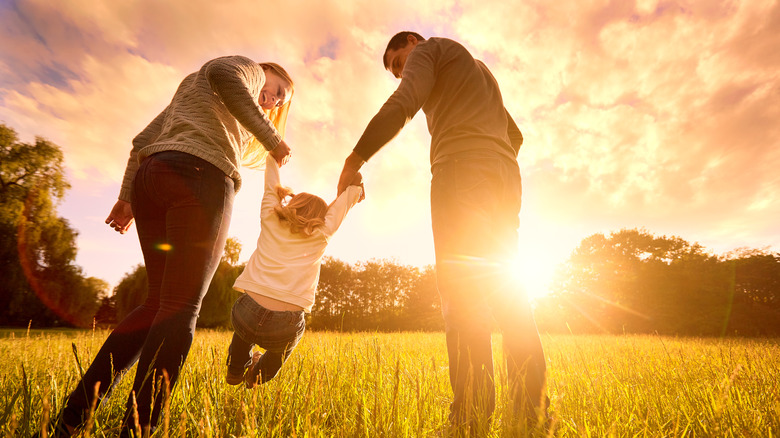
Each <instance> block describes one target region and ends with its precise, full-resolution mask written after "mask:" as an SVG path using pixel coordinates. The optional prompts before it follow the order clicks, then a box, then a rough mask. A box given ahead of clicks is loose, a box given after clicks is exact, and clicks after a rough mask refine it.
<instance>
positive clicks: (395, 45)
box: [382, 31, 425, 70]
mask: <svg viewBox="0 0 780 438" xmlns="http://www.w3.org/2000/svg"><path fill="white" fill-rule="evenodd" d="M409 35H411V36H413V37H415V38H417V41H425V38H423V37H422V35H420V34H419V33H417V32H409V31H403V32H398V33H397V34H395V35H393V37H392V38H390V42H389V43H387V48H386V49H385V53H384V55H382V62H383V63H384V64H385V70H387V52H389V51H390V50H398V49H400V48H403V47H406V44H408V42H407V41H406V37H408V36H409Z"/></svg>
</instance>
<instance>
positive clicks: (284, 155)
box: [269, 140, 292, 167]
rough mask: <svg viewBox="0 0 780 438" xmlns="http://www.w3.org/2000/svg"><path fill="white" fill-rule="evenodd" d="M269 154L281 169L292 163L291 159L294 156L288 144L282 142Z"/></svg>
mask: <svg viewBox="0 0 780 438" xmlns="http://www.w3.org/2000/svg"><path fill="white" fill-rule="evenodd" d="M269 154H271V156H272V157H274V160H276V164H278V165H279V167H282V166H284V165H285V164H287V162H288V161H290V157H291V156H292V151H290V146H288V145H287V142H285V141H284V140H282V141H281V142H279V144H278V145H276V147H275V148H273V149H272V150H271V151H270V152H269Z"/></svg>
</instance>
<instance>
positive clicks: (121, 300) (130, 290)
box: [114, 264, 149, 321]
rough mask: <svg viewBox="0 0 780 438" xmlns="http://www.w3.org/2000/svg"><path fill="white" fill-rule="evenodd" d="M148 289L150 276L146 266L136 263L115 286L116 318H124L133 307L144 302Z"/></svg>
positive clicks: (119, 319)
mask: <svg viewBox="0 0 780 438" xmlns="http://www.w3.org/2000/svg"><path fill="white" fill-rule="evenodd" d="M148 291H149V278H148V276H147V275H146V266H144V265H141V264H139V265H136V267H135V268H134V269H133V270H132V271H130V272H128V273H126V274H125V275H124V276H123V277H122V279H121V280H120V281H119V284H117V285H116V287H115V288H114V300H115V303H116V304H115V305H116V320H117V321H121V320H123V319H124V318H125V317H126V316H127V315H129V314H130V312H132V311H133V309H135V308H136V307H138V306H140V305H141V304H143V302H144V300H146V295H147V293H148Z"/></svg>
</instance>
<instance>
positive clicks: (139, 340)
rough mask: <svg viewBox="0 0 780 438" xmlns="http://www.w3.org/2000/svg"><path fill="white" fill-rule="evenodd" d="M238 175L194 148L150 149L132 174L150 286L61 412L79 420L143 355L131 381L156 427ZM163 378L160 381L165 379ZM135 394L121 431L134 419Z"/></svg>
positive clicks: (221, 239) (219, 249) (221, 238)
mask: <svg viewBox="0 0 780 438" xmlns="http://www.w3.org/2000/svg"><path fill="white" fill-rule="evenodd" d="M233 184H234V183H233V180H232V179H230V178H229V177H227V176H226V175H225V174H224V173H223V172H222V171H221V170H219V169H218V168H216V167H215V166H213V165H211V164H209V163H208V162H206V161H204V160H202V159H200V158H198V157H195V156H193V155H190V154H186V153H183V152H175V151H166V152H160V153H157V154H154V155H151V156H149V157H147V158H146V159H145V160H144V161H143V162H142V163H141V166H140V167H139V169H138V172H137V173H136V176H135V180H134V182H133V194H132V203H131V204H132V208H133V215H134V217H135V223H136V227H137V230H138V238H139V241H140V243H141V250H142V251H143V255H144V262H145V266H146V273H147V275H148V278H149V290H148V294H147V297H146V300H145V301H144V303H143V304H142V305H140V306H139V307H137V308H136V309H134V310H133V311H132V312H131V313H130V314H129V315H127V316H126V317H125V318H124V319H123V320H122V321H121V322H120V323H119V324H118V325H117V326H116V328H115V329H114V330H113V332H111V334H110V335H109V336H108V338H107V339H106V341H105V343H104V344H103V346H102V347H101V349H100V351H98V353H97V355H96V356H95V359H94V360H93V361H92V364H91V365H90V367H89V369H88V370H87V371H86V373H85V374H84V377H83V379H82V380H81V382H79V384H78V385H77V386H76V389H75V390H74V391H73V393H72V394H71V395H70V397H69V399H68V402H67V405H66V408H65V410H64V412H63V420H64V422H65V423H66V424H69V425H78V424H81V422H82V421H83V420H84V416H85V414H86V412H88V410H89V408H90V404H91V403H92V400H93V398H94V397H93V394H94V392H93V391H94V388H95V385H96V384H98V383H99V387H98V390H97V396H98V400H97V403H99V402H100V400H101V399H102V398H103V397H104V396H105V395H106V393H107V392H108V391H109V390H110V389H111V388H112V387H113V386H114V385H115V384H116V383H117V382H118V381H119V379H120V378H121V376H122V374H123V373H124V372H125V371H127V370H128V369H129V368H130V367H132V365H133V364H134V363H135V362H136V361H138V368H137V371H136V375H135V380H134V381H133V393H134V394H135V400H136V403H137V411H138V420H139V423H140V425H141V426H150V427H151V428H154V426H155V425H156V424H157V420H158V418H159V415H160V409H161V407H162V402H163V398H164V397H163V395H164V394H165V387H164V385H165V383H164V380H163V379H164V377H163V376H164V375H165V376H167V379H168V384H169V385H170V388H171V390H173V387H174V384H175V383H176V380H177V378H178V376H179V371H180V369H181V366H182V365H183V364H184V361H185V359H186V358H187V353H188V352H189V349H190V346H191V344H192V338H193V335H194V333H195V322H196V320H197V317H198V312H199V311H200V306H201V301H202V300H203V297H204V296H205V295H206V291H207V290H208V286H209V283H210V282H211V279H212V277H213V276H214V272H215V271H216V269H217V266H218V264H219V261H220V258H221V256H222V253H223V251H224V247H225V241H226V239H227V235H228V226H229V224H230V216H231V212H232V209H233V198H234V196H235V190H234V185H233ZM161 382H163V383H161ZM133 412H134V409H133V394H130V396H129V397H128V401H127V408H126V412H125V418H124V421H123V433H127V426H128V424H130V425H132V424H133V423H134V420H133V418H132V415H133Z"/></svg>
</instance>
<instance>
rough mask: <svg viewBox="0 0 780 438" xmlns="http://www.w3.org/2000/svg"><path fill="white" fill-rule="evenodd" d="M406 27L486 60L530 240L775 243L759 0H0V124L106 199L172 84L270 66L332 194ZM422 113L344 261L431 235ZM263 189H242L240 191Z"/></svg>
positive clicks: (310, 172) (374, 163) (772, 98)
mask: <svg viewBox="0 0 780 438" xmlns="http://www.w3.org/2000/svg"><path fill="white" fill-rule="evenodd" d="M399 30H416V31H419V32H420V33H422V34H423V35H425V36H446V37H451V38H454V39H457V40H459V41H461V42H462V43H463V44H464V45H465V46H466V47H467V48H469V49H470V50H471V51H472V53H473V54H474V55H475V56H476V57H478V58H480V59H483V60H484V61H486V63H487V64H488V65H489V67H490V68H491V70H492V71H493V73H494V74H495V76H496V78H497V79H498V82H499V84H500V85H501V88H502V92H503V96H504V101H505V105H506V107H507V108H508V110H509V111H510V113H511V114H512V115H513V117H514V118H515V120H516V121H517V122H518V123H519V125H520V127H521V129H522V130H523V133H524V135H525V145H524V147H523V149H522V150H521V153H520V162H521V166H522V170H523V177H524V187H525V200H524V212H523V213H522V214H523V215H527V217H528V218H529V221H530V222H531V223H532V224H534V226H539V227H542V226H549V227H557V228H559V229H561V228H566V229H567V232H566V235H567V236H570V237H571V236H573V235H575V232H573V231H572V230H576V232H577V233H580V234H587V233H591V232H604V231H607V232H608V231H612V230H614V229H616V228H620V227H646V228H647V229H648V230H650V231H654V232H659V233H666V234H674V235H680V236H682V237H683V238H690V239H692V240H700V241H702V242H703V243H704V244H705V245H706V244H707V243H708V242H712V244H713V245H718V246H719V248H721V247H723V248H725V247H727V246H728V244H729V243H728V242H732V244H733V245H735V246H745V245H755V246H763V243H766V244H771V245H776V246H779V247H780V233H778V230H777V227H776V225H774V223H775V222H776V218H777V217H778V216H780V177H778V176H777V175H778V172H777V171H776V169H777V168H778V167H780V148H779V147H778V146H779V145H780V128H778V124H777V122H776V121H777V120H780V74H778V73H777V72H778V71H780V69H778V66H780V52H778V51H777V50H776V49H777V47H778V46H780V4H778V2H776V1H772V0H742V1H736V0H735V1H728V2H710V1H707V0H682V1H667V0H636V1H634V2H623V1H607V0H590V1H582V2H577V3H576V4H574V3H562V2H549V1H544V0H531V1H524V2H505V1H497V0H489V1H487V2H485V1H477V0H463V1H459V2H456V3H453V2H451V1H446V0H437V1H430V2H419V1H411V0H402V1H399V2H382V1H380V2H338V3H332V2H331V3H323V2H312V1H304V2H286V3H285V2H277V3H274V4H273V7H260V3H257V2H254V1H250V0H238V1H234V2H230V4H229V5H225V4H222V3H215V2H210V1H205V0H191V1H169V2H159V1H153V0H141V1H137V2H92V3H89V4H88V5H87V4H86V3H82V2H46V1H44V0H19V1H14V2H4V3H3V4H2V5H0V121H2V122H3V123H6V124H9V125H10V126H11V127H13V128H14V129H16V130H17V131H19V133H20V135H21V137H22V138H23V139H25V138H26V139H29V138H30V137H32V136H33V135H41V136H44V137H47V138H49V139H50V140H52V141H54V142H55V143H57V144H60V145H61V146H62V147H63V149H64V150H65V152H66V160H67V165H68V170H69V173H70V175H72V177H73V178H74V179H75V181H74V187H81V188H84V187H91V186H94V185H97V186H99V187H97V188H96V189H95V193H97V192H100V193H103V192H106V193H108V192H113V191H114V190H115V189H116V187H118V181H119V179H120V178H121V175H122V170H123V167H124V164H125V159H126V156H127V153H128V150H129V147H130V141H131V140H132V138H133V136H134V135H136V134H137V133H138V132H139V131H140V130H141V129H143V127H144V126H145V125H146V124H147V123H148V122H149V121H150V120H151V119H152V118H153V117H154V116H155V115H156V114H157V112H158V111H160V110H162V109H163V108H164V106H165V105H166V104H167V103H168V102H169V101H170V98H171V96H172V94H173V92H174V90H175V88H176V86H177V85H178V83H179V81H180V80H181V79H182V78H183V77H184V76H185V75H186V74H188V73H190V72H192V71H194V70H196V69H198V68H199V67H200V66H201V65H202V64H203V63H204V62H205V61H207V60H209V59H211V58H213V57H216V56H222V55H227V54H243V55H245V56H248V57H250V58H252V59H255V60H256V61H274V62H278V63H280V64H282V65H283V66H284V67H285V68H286V69H287V70H288V71H289V72H290V74H291V75H292V76H293V78H294V80H295V83H296V84H295V85H296V94H295V98H294V101H293V106H292V109H291V114H290V118H289V125H288V128H289V129H288V140H289V142H290V144H291V145H292V147H293V148H294V157H295V158H294V165H291V166H289V167H287V168H285V169H284V171H285V172H286V173H285V175H286V176H285V177H286V178H287V181H288V182H289V184H290V185H292V186H293V188H295V189H296V190H305V191H310V192H312V193H316V194H319V195H321V196H323V197H325V198H330V197H332V196H334V194H335V193H334V192H335V187H334V186H335V179H336V177H337V175H338V172H339V171H340V168H341V164H342V163H343V159H344V158H345V157H346V155H347V154H348V153H349V151H350V150H351V149H352V147H353V146H354V144H355V142H356V141H357V139H358V138H359V137H360V135H361V133H362V132H363V129H364V128H365V126H366V124H367V123H368V121H369V120H370V119H371V117H372V116H373V115H374V114H375V112H376V111H377V110H378V109H379V107H380V106H381V105H382V103H383V102H384V100H385V99H386V98H387V97H388V96H389V95H390V94H391V93H392V91H393V90H394V89H395V87H396V86H397V81H396V80H395V79H394V78H392V76H391V75H389V74H388V73H387V72H385V71H384V70H383V68H382V65H381V54H382V51H383V49H384V47H385V45H386V42H387V40H388V38H389V37H390V36H391V35H392V34H393V33H395V32H396V31H399ZM423 119H424V114H418V115H417V117H416V118H415V120H414V121H413V122H412V123H411V124H410V125H409V126H407V128H406V129H405V130H404V131H403V132H402V133H401V135H399V136H398V138H396V139H395V140H394V141H393V143H392V144H391V145H388V146H387V147H386V148H385V149H383V150H382V151H381V152H380V153H379V154H378V155H377V156H376V158H375V159H372V160H371V162H369V163H368V164H367V166H366V168H365V172H364V173H365V178H366V188H367V192H368V200H367V202H366V203H365V204H362V205H361V206H359V207H358V208H357V209H356V211H355V212H354V213H355V216H354V219H352V218H350V221H354V222H350V223H351V225H350V227H349V229H348V230H345V231H344V234H345V236H344V237H343V238H341V240H340V242H341V243H334V244H335V245H336V246H334V248H337V249H338V251H347V250H348V249H349V247H350V246H352V247H354V248H353V250H354V251H355V252H353V254H356V253H358V249H356V248H358V247H360V248H363V247H366V246H367V245H365V242H372V245H368V249H362V251H364V252H361V253H360V254H363V255H365V254H369V253H370V251H375V253H376V254H378V255H381V254H399V253H400V252H403V251H404V249H403V248H402V247H403V246H404V245H406V246H410V247H413V246H415V245H417V242H419V241H422V240H424V238H423V237H422V236H427V235H429V227H430V223H429V209H428V206H427V204H428V184H429V180H430V176H429V172H428V142H429V136H428V134H427V132H426V128H425V123H424V120H423ZM259 176H261V174H257V173H252V172H249V173H247V174H246V176H245V177H246V178H247V180H248V181H247V182H248V184H247V186H246V187H245V190H247V193H249V191H251V190H252V188H253V187H254V188H256V182H257V178H258V177H259ZM250 180H253V181H254V182H252V181H250ZM253 184H254V185H253ZM85 190H86V189H85ZM240 197H241V199H242V200H241V201H240V202H239V203H238V204H237V208H238V209H239V214H238V215H236V216H235V217H234V226H233V227H232V229H233V230H234V231H235V232H240V233H242V235H243V236H245V237H243V238H242V240H243V241H244V242H245V244H247V242H253V238H254V237H252V236H255V233H256V231H257V230H256V228H255V224H254V223H253V222H252V221H253V214H254V213H253V211H254V210H252V209H253V208H255V206H254V204H252V202H250V201H249V198H250V197H251V196H250V195H249V194H246V193H243V194H241V195H240ZM75 198H78V195H74V199H75ZM73 202H95V200H94V199H92V198H90V199H89V200H88V201H87V200H82V201H76V200H74V201H73ZM107 202H112V200H109V201H107ZM108 207H109V206H108V205H107V206H106V208H108ZM73 211H78V209H74V210H73ZM91 214H92V216H95V217H97V216H99V214H98V213H95V212H93V213H91ZM239 216H241V217H239ZM93 219H94V218H93ZM93 222H94V220H93V221H92V222H90V221H89V220H87V219H84V220H83V221H82V222H81V223H83V224H85V225H84V226H85V227H91V226H93V225H92V224H93ZM74 223H75V224H76V226H77V228H78V225H79V220H78V219H74ZM545 224H547V225H545ZM240 230H242V231H240ZM539 233H540V234H544V235H550V236H555V235H556V233H555V232H549V230H539ZM561 233H562V232H561ZM561 233H558V234H559V235H560V234H561ZM88 235H89V233H84V232H83V233H82V236H83V237H84V238H88ZM729 236H732V237H731V238H729ZM582 237H585V235H583V236H582ZM353 239H357V240H353ZM356 242H357V243H356ZM97 246H99V245H94V247H97ZM249 246H251V244H250V245H249ZM383 250H386V252H385V253H383V252H382V251H383ZM407 252H409V251H408V250H407ZM428 257H430V254H428Z"/></svg>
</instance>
